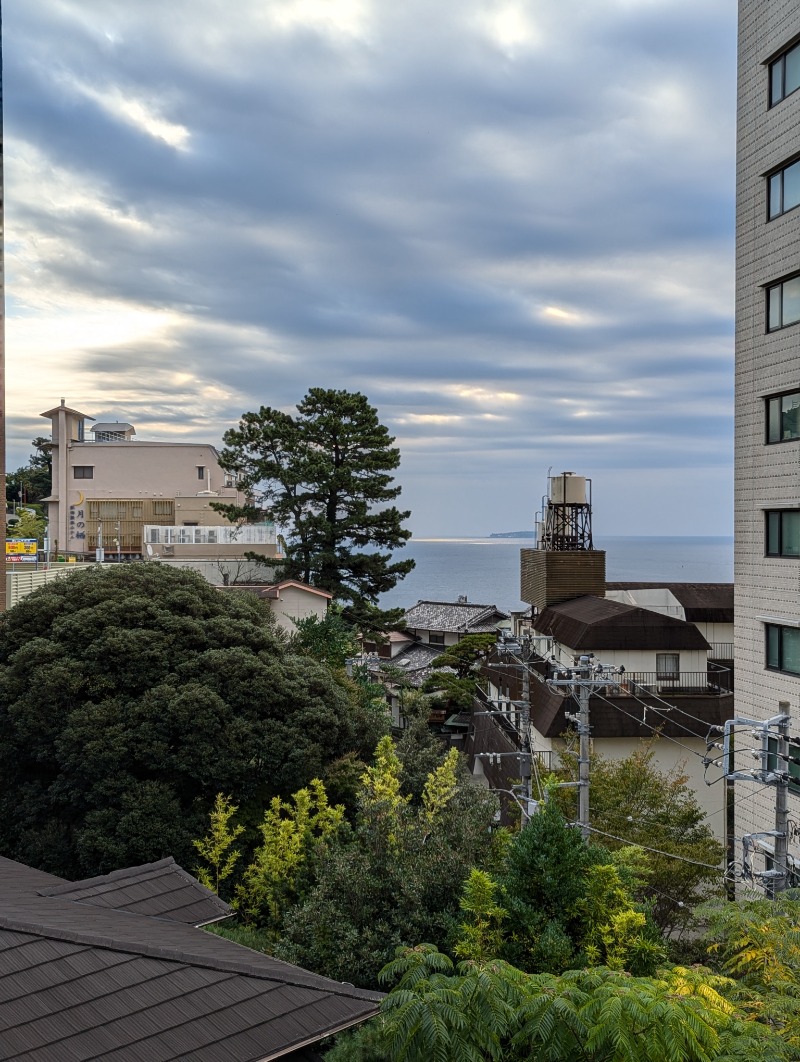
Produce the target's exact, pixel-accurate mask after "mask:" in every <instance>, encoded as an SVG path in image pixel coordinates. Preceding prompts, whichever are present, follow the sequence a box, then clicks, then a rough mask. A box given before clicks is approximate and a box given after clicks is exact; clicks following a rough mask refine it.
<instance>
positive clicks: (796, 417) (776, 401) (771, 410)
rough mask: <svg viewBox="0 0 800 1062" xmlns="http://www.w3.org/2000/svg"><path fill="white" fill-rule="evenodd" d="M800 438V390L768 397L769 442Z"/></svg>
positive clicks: (789, 440)
mask: <svg viewBox="0 0 800 1062" xmlns="http://www.w3.org/2000/svg"><path fill="white" fill-rule="evenodd" d="M792 439H800V391H789V392H787V393H786V394H785V395H774V396H773V397H772V398H768V399H767V442H768V443H781V442H791V441H792Z"/></svg>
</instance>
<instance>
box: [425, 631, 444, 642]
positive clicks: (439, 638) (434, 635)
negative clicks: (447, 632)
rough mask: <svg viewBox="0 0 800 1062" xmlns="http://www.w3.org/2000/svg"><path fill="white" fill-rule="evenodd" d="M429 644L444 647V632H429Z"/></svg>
mask: <svg viewBox="0 0 800 1062" xmlns="http://www.w3.org/2000/svg"><path fill="white" fill-rule="evenodd" d="M428 643H429V644H430V645H444V633H443V632H442V631H429V632H428Z"/></svg>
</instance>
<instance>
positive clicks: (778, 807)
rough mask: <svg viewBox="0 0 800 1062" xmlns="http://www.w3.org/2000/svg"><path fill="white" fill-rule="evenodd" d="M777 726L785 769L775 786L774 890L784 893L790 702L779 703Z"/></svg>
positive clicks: (779, 761) (780, 762)
mask: <svg viewBox="0 0 800 1062" xmlns="http://www.w3.org/2000/svg"><path fill="white" fill-rule="evenodd" d="M778 710H779V712H780V719H779V722H778V725H777V730H778V735H777V739H778V740H777V743H778V747H777V750H776V751H777V754H778V764H779V765H781V764H783V766H784V767H785V771H780V777H779V779H778V781H777V783H776V786H775V870H776V871H777V873H776V875H775V878H774V883H773V888H774V891H775V892H783V891H784V890H785V889H786V888H787V887H788V885H789V719H790V717H789V702H788V701H779V702H778Z"/></svg>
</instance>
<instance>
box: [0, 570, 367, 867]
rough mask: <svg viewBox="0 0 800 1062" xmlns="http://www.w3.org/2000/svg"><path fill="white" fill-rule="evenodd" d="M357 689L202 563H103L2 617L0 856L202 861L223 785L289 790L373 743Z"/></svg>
mask: <svg viewBox="0 0 800 1062" xmlns="http://www.w3.org/2000/svg"><path fill="white" fill-rule="evenodd" d="M351 709H352V704H351V700H350V696H349V693H348V689H347V688H346V687H345V686H344V685H343V684H342V683H340V682H337V680H336V679H335V677H334V676H333V675H332V674H331V672H330V670H329V669H328V668H327V667H325V665H324V664H321V663H319V662H317V661H315V660H312V659H310V658H309V657H307V656H297V655H294V654H292V653H290V652H288V651H287V649H286V646H285V642H284V640H283V639H282V638H281V637H279V636H278V634H277V633H275V632H274V630H273V625H272V621H271V619H270V616H269V612H268V610H267V609H266V608H265V607H264V606H263V605H262V604H261V603H260V602H259V601H258V600H257V599H256V598H255V597H251V596H250V595H246V594H242V595H226V594H221V593H220V592H219V591H218V590H217V589H216V588H214V587H212V586H210V585H209V584H207V583H206V582H205V581H204V580H203V579H201V578H200V577H199V576H196V575H194V574H193V573H189V572H185V571H179V570H175V569H172V568H167V567H163V568H162V567H160V566H158V565H155V564H139V565H134V564H126V565H107V566H104V567H99V566H98V567H95V568H91V569H88V570H86V571H82V572H77V573H75V574H73V575H70V577H69V578H68V579H64V580H60V581H58V582H54V583H49V584H48V585H47V586H46V587H43V588H42V589H40V590H37V591H36V592H35V593H33V594H31V595H30V596H29V597H27V598H25V599H24V600H23V601H22V602H20V603H19V604H18V605H16V606H15V607H14V608H13V609H11V610H9V611H8V612H7V613H5V614H4V615H3V616H2V617H0V776H2V778H3V783H4V784H3V786H2V790H0V851H2V853H3V854H4V855H8V856H11V857H13V858H17V859H21V860H22V861H24V862H26V863H31V864H33V865H35V866H40V867H42V868H44V869H47V870H51V871H53V872H54V873H58V874H61V875H63V876H65V877H83V876H86V875H90V874H96V873H103V872H105V871H109V870H113V869H115V868H117V867H119V866H123V865H130V864H132V863H137V862H138V863H142V862H145V861H146V860H150V859H157V858H160V857H162V856H165V855H168V854H170V855H174V856H175V858H176V859H177V860H178V861H179V862H182V863H184V865H186V866H191V865H192V863H193V859H194V850H193V848H192V844H191V841H192V838H193V837H199V836H202V834H203V832H204V829H205V824H206V816H207V813H208V808H209V807H210V806H211V805H212V803H213V801H214V798H215V796H216V794H217V793H220V792H222V793H228V794H230V798H231V800H232V801H233V802H234V803H236V804H237V805H239V806H240V807H241V809H242V821H243V822H244V824H245V825H248V823H249V824H250V825H251V826H255V825H256V824H257V822H258V821H259V820H260V818H261V816H262V814H263V809H264V806H265V805H266V804H267V803H268V802H269V800H270V799H271V798H272V797H273V796H282V797H287V796H289V794H291V793H293V792H296V791H297V790H298V789H300V788H302V787H303V786H304V785H307V784H308V783H309V782H310V781H311V779H312V778H323V779H324V777H325V772H326V769H327V767H328V765H329V764H330V763H332V762H333V761H335V760H336V759H338V758H340V757H341V756H343V755H344V754H346V753H347V752H348V751H352V750H354V749H358V748H360V747H361V745H362V740H361V735H360V734H359V733H358V732H357V730H356V726H355V724H354V721H353V713H352V710H351Z"/></svg>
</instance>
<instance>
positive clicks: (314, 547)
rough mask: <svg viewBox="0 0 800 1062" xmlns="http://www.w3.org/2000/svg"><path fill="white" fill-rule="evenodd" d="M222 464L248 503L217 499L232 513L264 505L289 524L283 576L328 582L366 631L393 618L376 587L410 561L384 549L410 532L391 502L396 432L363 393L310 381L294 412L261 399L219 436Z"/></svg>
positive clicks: (395, 613)
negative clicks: (237, 479) (236, 424)
mask: <svg viewBox="0 0 800 1062" xmlns="http://www.w3.org/2000/svg"><path fill="white" fill-rule="evenodd" d="M223 439H224V442H225V449H224V450H223V452H222V457H221V464H222V465H223V467H224V468H227V469H229V470H231V471H235V472H237V473H239V475H240V476H241V479H242V485H243V487H244V489H245V490H246V491H247V492H248V494H249V495H251V497H252V499H253V506H251V507H249V508H247V507H246V508H237V507H235V506H218V507H219V508H220V509H221V511H224V512H225V513H226V514H227V515H228V516H229V517H230V518H232V519H241V518H243V517H245V518H246V517H248V516H251V515H252V514H253V510H254V507H256V506H258V505H261V506H263V507H264V508H265V509H266V510H267V511H268V512H269V513H270V515H271V516H272V517H273V518H274V519H275V520H276V522H277V523H279V524H280V525H282V526H283V527H284V528H285V529H286V534H285V540H286V549H285V560H284V562H283V564H282V566H281V570H280V572H281V576H282V577H284V578H293V579H301V580H303V581H304V582H308V583H311V584H312V585H314V586H317V587H320V588H321V589H323V590H327V591H329V592H330V593H331V594H333V596H334V597H335V598H336V599H337V600H338V601H341V602H342V603H343V604H344V605H345V618H346V619H347V620H349V621H350V622H352V623H355V624H356V625H357V626H359V627H360V628H362V629H364V630H378V629H381V628H383V627H386V626H388V625H390V624H391V623H392V622H395V623H396V622H397V621H398V620H399V618H400V611H399V610H392V611H391V612H388V613H386V612H381V611H380V610H379V609H378V608H377V600H378V596H379V595H380V594H382V593H385V592H386V591H387V590H391V589H392V587H393V586H394V585H395V584H396V583H397V581H398V580H399V579H402V578H403V577H404V576H405V575H407V574H408V572H409V571H411V569H412V568H413V567H414V562H413V560H410V559H407V560H402V561H394V562H393V561H392V559H391V551H392V550H394V549H398V548H399V547H401V546H403V545H404V544H405V543H406V542H407V541H408V539H409V538H410V536H411V532H410V531H408V530H406V529H404V527H403V521H404V520H406V519H407V518H408V516H409V513H408V512H402V511H401V510H399V509H398V508H396V507H395V506H394V505H390V504H387V503H390V502H393V501H394V499H395V498H397V497H398V496H399V494H400V490H401V488H400V487H399V486H398V485H396V484H395V483H394V480H393V476H392V472H393V471H394V470H395V469H396V468H397V467H398V465H399V463H400V451H399V450H398V449H397V448H396V447H394V446H393V445H392V444H393V443H394V438H393V437H392V436H391V435H390V434H389V432H388V430H387V429H386V427H385V426H384V425H383V424H381V423H380V421H379V420H378V414H377V411H376V410H375V409H374V407H372V406H371V405H370V404H369V402H368V401H367V399H366V397H365V396H364V395H362V394H360V393H353V392H349V391H335V390H325V389H323V388H320V387H313V388H311V390H310V391H309V392H308V394H307V395H306V396H305V398H304V399H303V400H302V401H301V402H300V403H299V405H298V406H297V414H296V416H291V415H290V414H288V413H283V412H282V411H281V410H278V409H272V408H270V407H269V406H262V407H261V408H260V409H259V411H258V412H257V413H245V414H244V415H243V416H242V418H241V420H240V422H239V427H238V428H232V429H231V430H230V431H227V432H226V433H225V435H224V437H223Z"/></svg>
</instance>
